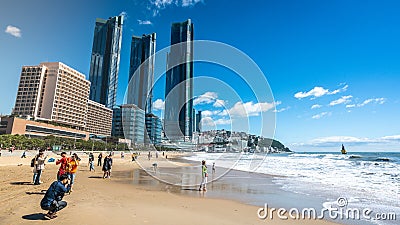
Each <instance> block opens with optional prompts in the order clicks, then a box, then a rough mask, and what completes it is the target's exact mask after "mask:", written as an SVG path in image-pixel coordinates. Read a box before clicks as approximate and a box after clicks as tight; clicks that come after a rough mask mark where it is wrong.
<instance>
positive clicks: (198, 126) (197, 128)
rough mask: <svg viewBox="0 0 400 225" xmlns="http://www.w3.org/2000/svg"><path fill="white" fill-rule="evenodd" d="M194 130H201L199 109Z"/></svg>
mask: <svg viewBox="0 0 400 225" xmlns="http://www.w3.org/2000/svg"><path fill="white" fill-rule="evenodd" d="M196 132H199V133H200V132H201V111H198V112H197V114H196Z"/></svg>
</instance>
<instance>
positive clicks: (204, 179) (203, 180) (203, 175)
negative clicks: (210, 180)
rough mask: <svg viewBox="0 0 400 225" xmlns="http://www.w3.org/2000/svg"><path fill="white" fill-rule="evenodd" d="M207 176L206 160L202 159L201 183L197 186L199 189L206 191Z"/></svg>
mask: <svg viewBox="0 0 400 225" xmlns="http://www.w3.org/2000/svg"><path fill="white" fill-rule="evenodd" d="M207 177H208V172H207V165H206V161H205V160H203V161H201V184H200V187H199V191H201V190H203V191H207V188H206V185H207Z"/></svg>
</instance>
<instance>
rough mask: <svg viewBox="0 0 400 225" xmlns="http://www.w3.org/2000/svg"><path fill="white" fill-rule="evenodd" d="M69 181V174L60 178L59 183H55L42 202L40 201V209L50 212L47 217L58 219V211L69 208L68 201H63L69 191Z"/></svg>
mask: <svg viewBox="0 0 400 225" xmlns="http://www.w3.org/2000/svg"><path fill="white" fill-rule="evenodd" d="M68 183H69V179H68V175H67V174H63V175H61V176H60V179H59V180H58V181H54V182H53V183H52V184H51V185H50V187H49V189H48V190H47V191H46V194H45V195H44V197H43V199H42V201H40V207H41V208H42V209H43V210H49V212H48V213H47V214H46V215H45V217H47V218H49V219H54V218H56V217H57V215H56V213H57V211H60V210H61V209H63V208H65V207H66V206H67V202H66V201H62V199H63V197H64V195H65V193H66V192H68V191H69V189H70V185H68Z"/></svg>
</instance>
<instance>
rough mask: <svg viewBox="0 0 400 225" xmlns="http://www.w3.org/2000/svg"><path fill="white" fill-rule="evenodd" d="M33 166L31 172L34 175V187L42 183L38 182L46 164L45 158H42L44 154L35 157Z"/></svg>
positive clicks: (40, 153)
mask: <svg viewBox="0 0 400 225" xmlns="http://www.w3.org/2000/svg"><path fill="white" fill-rule="evenodd" d="M35 159H36V160H35V165H34V167H33V171H34V174H36V176H34V177H35V180H34V183H33V184H34V185H39V184H41V183H42V182H41V181H40V178H41V176H42V173H43V170H44V166H45V162H46V157H44V153H43V152H39V155H37V157H36V158H35Z"/></svg>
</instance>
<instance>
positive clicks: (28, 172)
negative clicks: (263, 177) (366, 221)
mask: <svg viewBox="0 0 400 225" xmlns="http://www.w3.org/2000/svg"><path fill="white" fill-rule="evenodd" d="M2 152H3V153H4V152H5V151H4V150H3V151H2ZM32 154H33V153H31V155H32ZM4 155H5V154H3V156H2V157H0V177H1V179H0V224H163V225H166V224H174V225H175V224H201V225H204V224H210V225H213V224H278V225H279V224H334V223H331V222H328V221H324V220H316V221H315V220H307V221H298V220H287V221H283V220H279V219H278V218H277V217H276V216H275V219H274V220H268V219H267V220H260V219H258V217H257V210H258V207H255V206H250V205H245V204H242V203H239V202H235V201H230V200H223V199H211V198H207V197H205V196H204V195H203V194H202V192H199V194H198V196H197V197H189V196H183V195H179V194H172V193H170V192H168V191H154V190H147V189H143V188H142V186H141V187H138V186H135V185H133V184H127V183H128V182H129V179H134V176H133V171H134V170H139V167H138V166H137V164H136V163H134V162H131V161H130V155H128V154H126V157H125V159H121V158H120V156H119V155H117V154H116V155H115V157H114V166H113V174H118V173H122V172H123V173H125V174H126V173H132V176H131V177H130V178H118V176H114V177H112V178H111V179H102V178H101V177H102V171H101V168H100V167H97V166H96V167H95V168H96V172H89V171H88V170H89V168H88V166H87V156H84V155H82V162H81V165H80V167H79V169H78V172H77V178H76V184H75V186H74V191H73V192H72V194H71V195H66V196H65V197H64V200H65V201H67V202H68V206H67V207H66V208H65V209H63V210H62V211H60V212H59V213H58V215H59V216H58V217H57V218H56V219H53V220H44V219H43V213H46V212H45V211H43V210H42V209H41V208H40V206H39V203H40V200H41V199H42V197H43V195H44V192H45V190H46V189H47V188H48V187H49V185H50V184H51V182H52V181H53V180H54V179H55V177H56V171H57V167H58V166H56V165H55V164H54V163H49V164H48V165H46V169H45V171H44V173H43V176H42V181H43V182H44V183H43V184H42V185H38V186H36V185H32V184H31V181H32V168H31V167H30V166H29V163H30V160H31V158H32V156H31V155H29V154H28V156H27V158H26V159H21V158H20V156H21V152H19V153H18V152H17V153H14V155H15V156H8V157H7V156H6V157H5V156H4ZM52 156H53V157H54V155H52V154H50V155H49V157H52ZM141 157H145V156H144V155H142V156H141ZM95 158H96V161H97V154H95ZM21 164H22V165H21ZM129 171H132V172H129ZM146 179H149V178H148V177H147V178H146Z"/></svg>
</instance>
